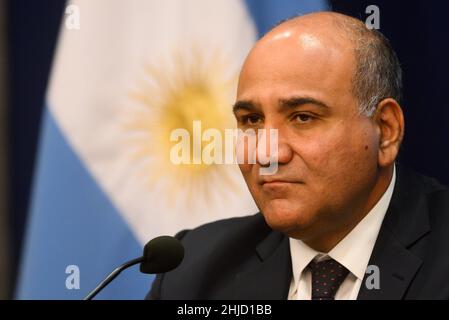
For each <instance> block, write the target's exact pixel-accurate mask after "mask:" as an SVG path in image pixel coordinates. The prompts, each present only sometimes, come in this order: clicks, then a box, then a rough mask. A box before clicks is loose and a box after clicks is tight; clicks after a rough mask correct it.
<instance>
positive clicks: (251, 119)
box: [241, 114, 262, 126]
mask: <svg viewBox="0 0 449 320" xmlns="http://www.w3.org/2000/svg"><path fill="white" fill-rule="evenodd" d="M241 122H242V124H243V125H249V126H256V125H259V124H260V123H261V122H262V118H261V117H260V116H259V115H257V114H250V115H246V116H243V117H242V119H241Z"/></svg>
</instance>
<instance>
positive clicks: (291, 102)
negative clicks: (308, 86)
mask: <svg viewBox="0 0 449 320" xmlns="http://www.w3.org/2000/svg"><path fill="white" fill-rule="evenodd" d="M305 104H313V105H316V106H318V107H321V108H326V109H329V106H328V105H327V104H326V103H324V102H323V101H320V100H317V99H315V98H312V97H291V98H288V99H280V100H279V105H280V106H281V108H283V109H284V108H285V109H293V108H296V107H299V106H302V105H305Z"/></svg>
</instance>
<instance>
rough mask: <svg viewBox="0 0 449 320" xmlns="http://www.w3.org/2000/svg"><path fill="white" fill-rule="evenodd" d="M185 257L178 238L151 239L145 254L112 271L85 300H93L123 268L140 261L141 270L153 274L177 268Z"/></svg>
mask: <svg viewBox="0 0 449 320" xmlns="http://www.w3.org/2000/svg"><path fill="white" fill-rule="evenodd" d="M183 258H184V247H183V246H182V244H181V242H179V240H178V239H176V238H174V237H170V236H160V237H157V238H154V239H153V240H150V241H149V242H148V243H147V244H146V245H145V247H144V248H143V256H141V257H139V258H136V259H133V260H130V261H128V262H125V263H124V264H122V265H121V266H119V267H117V268H116V269H114V271H112V272H111V273H110V274H109V275H108V276H107V277H106V278H105V279H104V280H103V281H102V282H100V284H99V285H98V286H97V287H96V288H95V289H94V290H92V291H91V292H90V293H89V294H88V295H87V296H86V297H85V298H84V300H92V298H93V297H95V296H96V295H97V294H98V293H99V292H100V291H101V290H103V288H104V287H106V286H107V285H108V284H109V283H110V282H111V281H112V280H114V279H115V278H116V277H117V276H118V275H119V274H120V272H122V271H123V270H125V269H127V268H129V267H131V266H133V265H135V264H138V263H140V272H143V273H147V274H153V273H164V272H168V271H170V270H173V269H175V268H176V267H177V266H179V264H180V263H181V261H182V259H183Z"/></svg>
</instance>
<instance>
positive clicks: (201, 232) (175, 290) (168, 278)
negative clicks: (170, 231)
mask: <svg viewBox="0 0 449 320" xmlns="http://www.w3.org/2000/svg"><path fill="white" fill-rule="evenodd" d="M271 232H272V230H271V229H270V228H269V227H268V226H267V224H266V223H265V220H264V218H263V216H262V215H261V214H260V213H257V214H255V215H252V216H245V217H239V218H231V219H225V220H219V221H215V222H211V223H207V224H204V225H201V226H199V227H197V228H195V229H192V230H183V231H180V232H179V233H178V234H176V236H175V237H176V238H178V239H179V240H180V241H181V243H182V244H183V246H184V251H185V254H184V259H183V261H182V262H181V264H180V265H179V266H178V267H177V268H176V269H175V270H172V271H170V272H167V273H165V274H159V275H157V277H156V279H155V281H154V282H153V285H152V289H151V291H150V293H149V295H148V296H147V298H149V299H198V298H201V297H209V298H210V297H213V296H214V295H216V296H220V297H222V296H226V297H227V296H229V294H227V293H226V292H227V291H226V290H227V286H228V283H229V282H230V280H231V279H233V277H234V276H235V274H236V273H237V272H238V271H239V270H241V268H242V267H243V266H244V265H246V264H247V263H251V262H252V261H253V259H255V248H256V247H257V245H258V244H259V243H260V242H261V241H262V240H263V239H265V238H266V237H267V236H268V235H269V234H270V233H271ZM187 275H188V276H187ZM212 285H213V286H214V287H213V288H212V287H210V286H212ZM220 294H221V295H220Z"/></svg>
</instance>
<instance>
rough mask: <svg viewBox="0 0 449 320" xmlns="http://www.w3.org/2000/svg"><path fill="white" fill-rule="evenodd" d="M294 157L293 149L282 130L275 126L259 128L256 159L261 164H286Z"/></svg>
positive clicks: (266, 165)
mask: <svg viewBox="0 0 449 320" xmlns="http://www.w3.org/2000/svg"><path fill="white" fill-rule="evenodd" d="M292 157H293V151H292V149H291V147H290V144H289V143H288V140H287V139H286V138H285V137H284V135H283V134H282V131H281V130H279V129H277V128H273V127H265V128H264V129H263V130H259V133H258V139H257V152H256V161H257V163H258V164H259V165H260V166H262V167H268V166H270V164H273V163H277V164H279V165H281V164H286V163H289V162H290V161H291V159H292Z"/></svg>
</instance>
